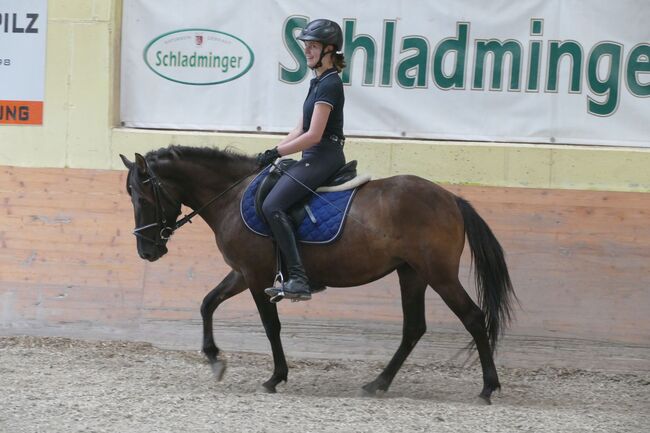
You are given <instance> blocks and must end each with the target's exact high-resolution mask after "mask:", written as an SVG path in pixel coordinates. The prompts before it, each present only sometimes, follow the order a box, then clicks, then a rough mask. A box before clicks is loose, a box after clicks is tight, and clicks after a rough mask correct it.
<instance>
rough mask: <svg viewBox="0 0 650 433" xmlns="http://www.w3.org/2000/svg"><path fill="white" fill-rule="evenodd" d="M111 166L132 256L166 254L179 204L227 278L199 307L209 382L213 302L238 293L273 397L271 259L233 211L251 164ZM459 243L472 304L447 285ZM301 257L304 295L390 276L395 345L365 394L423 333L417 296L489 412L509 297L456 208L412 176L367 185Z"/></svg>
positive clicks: (489, 245) (470, 216) (489, 243)
mask: <svg viewBox="0 0 650 433" xmlns="http://www.w3.org/2000/svg"><path fill="white" fill-rule="evenodd" d="M120 156H121V158H122V160H123V162H124V164H125V165H126V167H127V168H128V169H129V173H128V177H127V191H128V193H129V195H130V196H131V201H132V203H133V207H134V212H135V224H136V230H135V232H134V233H135V234H136V236H137V247H138V253H139V255H140V257H142V258H143V259H146V260H149V261H154V260H157V259H159V258H160V257H162V256H163V255H164V254H165V253H167V247H166V243H167V239H168V238H169V236H171V234H172V233H173V231H174V230H175V229H176V228H178V227H179V224H178V223H176V221H177V219H178V217H179V216H180V213H181V204H184V205H186V206H188V207H190V208H192V209H194V210H195V212H196V211H197V210H198V214H199V215H200V216H201V217H202V218H203V219H204V220H205V221H206V222H207V224H208V225H209V226H210V228H211V229H212V231H213V232H214V234H215V238H216V242H217V246H218V248H219V250H220V251H221V254H222V255H223V258H224V260H225V262H226V263H227V264H228V265H229V266H230V267H231V268H232V271H231V272H230V273H229V274H228V275H227V276H226V278H225V279H224V280H223V281H222V282H221V283H219V285H217V287H215V288H214V289H213V290H212V291H211V292H210V293H209V294H208V295H207V296H206V297H205V299H204V300H203V304H202V305H201V315H202V317H203V336H204V339H203V352H204V353H205V355H206V356H207V358H208V360H209V361H210V363H211V365H212V367H213V370H214V371H215V373H216V374H217V377H218V378H219V379H220V378H221V374H222V373H223V368H224V363H223V362H222V361H221V360H220V359H219V357H218V355H219V349H218V348H217V346H216V344H215V342H214V338H213V334H212V332H213V330H212V316H213V313H214V311H215V310H216V308H217V307H218V306H219V304H221V303H222V302H223V301H225V300H226V299H228V298H230V297H232V296H235V295H237V294H239V293H241V292H243V291H244V290H246V289H248V290H250V292H251V294H252V295H253V299H254V300H255V304H256V306H257V309H258V311H259V314H260V317H261V319H262V323H263V325H264V329H265V330H266V335H267V337H268V339H269V341H270V343H271V349H272V351H273V362H274V369H273V374H272V376H271V378H270V379H269V380H268V381H266V382H265V383H264V384H263V386H264V388H265V389H266V390H267V391H269V392H275V391H276V385H278V384H279V383H280V382H282V381H286V380H287V373H288V368H287V362H286V359H285V356H284V351H283V349H282V342H281V340H280V320H279V319H278V311H277V308H276V305H275V304H272V303H271V302H269V298H268V297H267V295H266V294H265V293H264V289H265V288H267V287H270V286H271V285H272V283H273V280H274V277H275V267H276V260H275V251H274V248H273V243H272V241H271V240H270V239H269V238H266V237H262V236H259V235H257V234H255V233H253V232H251V231H249V230H248V229H247V228H246V227H245V225H244V223H243V221H242V219H241V216H240V210H239V206H240V199H241V197H242V194H243V192H244V189H245V187H246V186H247V185H248V184H249V183H250V181H251V180H252V178H253V176H254V174H255V173H256V172H257V171H258V169H257V167H256V162H255V159H254V158H251V157H248V156H245V155H240V154H237V153H234V152H229V151H220V150H217V149H210V148H192V147H183V146H170V147H169V148H165V149H160V150H157V151H152V152H149V153H148V154H147V155H146V156H145V157H143V156H141V155H139V154H136V155H135V162H131V161H129V160H128V159H127V158H126V157H124V156H123V155H120ZM206 204H208V205H207V206H206ZM192 216H193V215H192ZM186 218H187V217H186ZM181 221H182V220H181ZM175 223H176V224H175ZM465 236H467V239H468V242H469V246H470V248H471V253H472V260H473V264H474V274H475V278H476V286H477V292H478V304H479V305H476V304H475V303H474V301H473V300H472V299H471V298H470V296H469V295H468V294H467V292H466V291H465V289H464V288H463V286H462V285H461V283H460V281H459V279H458V272H459V262H460V257H461V253H462V251H463V247H464V243H465ZM301 254H302V257H303V261H304V265H305V268H306V270H307V274H308V276H309V279H310V281H311V282H312V283H313V284H314V286H316V285H319V286H330V287H351V286H359V285H362V284H366V283H369V282H371V281H374V280H377V279H379V278H381V277H383V276H385V275H387V274H389V273H391V272H393V271H397V274H398V276H399V284H400V290H401V297H402V309H403V314H404V326H403V335H402V341H401V343H400V345H399V348H398V349H397V352H396V353H395V354H394V355H393V358H392V359H391V360H390V362H389V363H388V365H387V366H386V368H385V369H384V370H383V371H382V372H381V374H379V376H377V378H376V379H375V380H373V381H372V382H370V383H368V384H366V385H364V386H363V389H364V390H365V392H367V393H369V394H375V393H376V392H377V391H378V390H380V391H386V390H388V387H389V386H390V384H391V382H392V381H393V378H394V377H395V374H396V373H397V371H398V370H399V369H400V367H401V366H402V363H403V362H404V360H405V359H406V358H407V356H408V355H409V354H410V352H411V351H412V350H413V348H414V347H415V345H416V343H417V342H418V340H419V339H420V337H421V336H422V335H423V334H424V332H425V330H426V324H425V314H424V295H425V290H426V288H427V286H431V288H433V290H435V291H436V293H438V295H440V297H441V298H442V299H443V300H444V302H445V303H446V304H447V305H448V306H449V308H451V310H452V311H453V312H454V313H455V314H456V315H457V316H458V318H459V319H460V320H461V322H462V323H463V325H464V326H465V328H466V329H467V330H468V331H469V333H470V334H471V335H472V337H473V341H474V344H475V346H476V348H477V350H478V354H479V359H480V362H481V367H482V370H483V389H482V391H481V393H480V396H481V397H482V398H483V399H484V400H486V401H487V402H489V401H490V396H491V394H492V392H493V391H494V390H495V389H497V388H500V384H499V379H498V376H497V371H496V368H495V365H494V360H493V353H494V349H495V347H496V345H497V341H498V339H499V336H500V335H501V334H502V332H503V329H504V327H505V326H507V324H508V323H509V321H510V318H511V311H512V306H511V304H512V301H513V299H516V298H515V295H514V291H513V288H512V285H511V282H510V277H509V275H508V269H507V266H506V262H505V259H504V255H503V251H502V249H501V246H500V245H499V242H498V241H497V239H496V238H495V236H494V235H493V233H492V231H491V230H490V228H489V227H488V226H487V224H486V223H485V221H484V220H483V219H482V218H481V217H480V216H479V215H478V213H477V212H476V211H475V210H474V209H473V207H472V206H471V205H470V204H469V203H468V202H467V201H465V200H463V199H462V198H460V197H458V196H455V195H454V194H452V193H450V192H448V191H446V190H445V189H443V188H441V187H440V186H438V185H436V184H434V183H431V182H429V181H427V180H424V179H422V178H419V177H415V176H395V177H390V178H386V179H380V180H375V181H371V182H369V183H366V184H365V185H363V186H362V187H361V188H360V189H359V191H358V192H357V194H356V196H355V198H354V201H353V203H352V206H351V208H350V214H349V218H348V220H347V222H346V226H345V228H344V230H343V233H342V236H341V237H340V239H339V240H337V241H336V242H334V243H332V244H328V245H307V244H303V245H301ZM311 302H318V300H312V301H311Z"/></svg>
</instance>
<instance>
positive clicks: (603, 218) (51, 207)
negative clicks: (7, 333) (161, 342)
mask: <svg viewBox="0 0 650 433" xmlns="http://www.w3.org/2000/svg"><path fill="white" fill-rule="evenodd" d="M124 185H125V173H124V172H121V171H101V170H73V169H27V168H15V167H2V168H0V302H2V305H1V306H0V332H1V329H2V327H12V326H13V327H15V326H20V324H29V325H30V326H40V325H43V326H46V325H47V324H59V323H70V322H71V323H89V324H92V325H97V326H113V327H120V326H131V327H132V326H136V327H137V326H139V325H140V324H142V323H145V322H150V321H156V320H183V321H186V320H198V319H199V318H200V316H199V311H198V310H199V306H200V304H201V300H202V298H203V296H204V295H205V294H206V293H207V292H208V291H209V290H210V289H211V288H212V287H214V285H216V284H217V283H218V282H219V281H220V280H221V279H222V278H223V277H224V276H225V275H226V274H227V273H228V268H227V266H226V265H225V264H224V263H223V261H222V259H221V256H220V254H219V252H218V250H217V248H216V246H215V244H214V240H213V235H212V232H211V231H210V230H209V228H208V227H207V225H205V224H204V223H203V222H201V221H197V223H196V224H191V225H187V226H185V227H183V229H182V230H180V231H179V232H178V233H177V234H176V235H175V236H174V238H173V239H172V241H171V242H170V244H169V249H170V252H169V253H168V255H167V256H166V257H164V258H163V259H162V260H159V261H158V262H155V263H148V262H145V261H142V260H140V258H139V257H138V256H137V252H136V248H135V238H134V237H133V235H132V234H131V230H132V228H133V214H132V212H133V211H132V208H131V203H130V201H129V199H128V196H127V195H126V193H125V191H124ZM448 188H449V189H450V190H452V191H453V192H455V193H457V194H460V195H462V196H464V197H465V198H467V199H468V200H470V201H471V202H472V204H473V205H474V207H475V208H476V209H477V210H478V211H479V213H480V214H481V215H482V216H483V218H484V219H485V220H486V221H487V222H488V224H489V225H490V226H491V227H492V229H493V231H494V232H495V234H496V235H497V237H498V238H499V240H500V241H501V243H502V245H503V247H504V249H505V251H506V254H507V259H508V264H509V267H510V270H511V274H512V279H513V283H514V285H515V289H516V291H517V294H518V295H519V298H520V300H521V303H522V308H521V309H520V310H518V312H517V321H516V322H515V324H514V325H513V328H512V330H511V332H513V333H519V334H528V335H540V336H558V337H579V338H589V339H601V340H616V341H624V342H630V343H640V344H648V343H650V223H648V221H650V219H649V217H650V194H643V193H611V192H591V191H567V190H561V191H560V190H541V189H513V188H510V189H508V188H487V187H473V186H472V187H470V186H448ZM468 267H469V257H468V254H467V252H466V253H465V254H464V257H463V262H462V268H461V281H462V282H463V283H464V284H465V286H466V287H467V289H468V292H469V293H470V294H471V295H472V296H473V297H474V296H475V293H474V288H473V285H472V283H471V279H470V276H469V269H468ZM280 312H281V314H282V315H283V316H284V317H287V316H288V317H292V318H294V319H300V318H308V319H317V320H347V321H359V320H361V321H379V322H382V321H385V322H391V323H394V322H399V321H401V306H400V298H399V289H398V284H397V279H396V277H395V276H394V275H391V276H388V277H386V278H384V279H382V280H380V281H379V282H375V283H373V284H369V285H366V286H363V287H360V288H350V289H329V290H328V291H327V292H325V293H324V294H322V295H316V296H315V297H314V299H313V301H311V302H308V303H297V304H291V303H288V302H283V303H282V304H280ZM217 315H218V319H219V320H222V319H223V320H229V319H231V320H242V321H253V322H254V321H257V320H258V319H257V311H256V309H255V306H254V304H253V302H252V299H251V297H250V295H248V294H246V293H244V294H242V295H240V296H237V297H236V298H233V299H232V300H230V301H228V302H227V303H225V304H224V305H223V306H222V307H220V310H219V311H218V313H217ZM427 322H428V325H429V328H430V329H433V328H435V327H444V328H454V329H460V324H459V322H458V320H457V319H456V318H455V317H453V315H452V313H451V312H450V311H449V309H448V308H447V307H446V306H445V305H444V303H442V301H441V300H440V299H439V298H438V297H437V295H436V294H435V293H434V292H433V291H429V293H428V294H427Z"/></svg>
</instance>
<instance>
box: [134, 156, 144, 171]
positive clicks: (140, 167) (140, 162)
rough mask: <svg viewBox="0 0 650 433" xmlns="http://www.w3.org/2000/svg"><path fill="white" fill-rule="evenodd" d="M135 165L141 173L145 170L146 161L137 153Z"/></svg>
mask: <svg viewBox="0 0 650 433" xmlns="http://www.w3.org/2000/svg"><path fill="white" fill-rule="evenodd" d="M135 165H136V166H137V167H138V170H140V172H141V173H146V172H147V161H146V160H145V159H144V156H142V155H140V154H139V153H136V154H135Z"/></svg>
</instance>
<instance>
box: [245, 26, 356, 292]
mask: <svg viewBox="0 0 650 433" xmlns="http://www.w3.org/2000/svg"><path fill="white" fill-rule="evenodd" d="M297 39H299V40H301V41H303V42H304V44H305V57H306V58H307V65H308V66H309V67H310V68H311V69H312V70H313V71H314V74H315V77H314V78H313V79H312V80H311V83H310V86H309V92H308V93H307V98H306V99H305V102H304V104H303V115H302V118H301V119H300V121H299V122H298V125H297V126H296V128H295V129H294V130H293V131H291V132H290V133H289V134H288V135H287V136H286V137H285V138H284V139H283V140H282V141H281V142H280V143H279V144H278V145H277V147H275V148H273V149H270V150H267V151H266V152H264V153H261V154H259V155H258V159H257V161H258V163H259V164H260V166H264V167H265V166H268V165H269V164H271V163H272V162H273V161H275V160H276V159H277V158H278V157H280V156H285V155H290V154H293V153H297V152H302V159H301V160H300V161H299V162H298V163H296V164H294V165H293V166H291V167H290V168H289V169H288V170H287V172H288V173H289V174H290V175H291V176H288V175H287V174H283V175H282V176H281V177H280V179H279V180H278V182H277V184H276V185H275V187H273V189H272V190H271V192H270V193H269V195H268V196H267V197H266V199H265V200H264V203H263V205H262V212H263V213H264V216H265V218H266V220H267V222H268V224H269V227H270V229H271V232H272V233H273V237H274V238H275V240H276V242H277V244H278V247H279V249H280V253H281V255H282V258H283V260H284V263H285V264H286V265H287V271H288V274H289V275H288V280H287V281H285V283H284V295H285V297H286V298H289V299H295V300H309V299H311V290H310V287H309V281H308V279H307V275H306V273H305V268H304V267H303V264H302V260H301V259H300V253H299V251H298V245H297V241H296V235H295V228H294V225H293V222H292V220H291V219H290V217H289V216H288V215H287V210H288V209H289V208H290V207H291V206H292V205H293V204H295V203H297V202H298V201H300V200H302V199H303V198H305V197H306V196H307V195H308V194H310V192H309V191H308V190H307V189H305V187H304V186H302V185H300V184H299V183H298V182H296V180H295V179H297V180H299V181H300V182H301V183H303V184H304V185H306V186H308V187H309V188H311V189H313V190H315V189H316V188H317V187H318V186H320V185H322V184H323V183H324V182H325V181H326V180H327V179H328V178H330V177H331V176H332V175H333V174H334V173H335V172H336V171H337V170H338V169H339V168H341V167H342V166H343V165H344V164H345V156H344V154H343V143H344V141H345V137H344V135H343V104H344V102H345V98H344V95H343V83H342V82H341V78H340V77H339V73H340V72H341V70H342V69H343V68H344V67H345V61H344V59H343V54H342V52H341V50H342V46H343V32H342V31H341V27H340V26H339V25H338V24H337V23H335V22H333V21H330V20H326V19H318V20H314V21H312V22H310V23H309V24H307V26H306V27H305V28H304V29H303V30H302V32H301V33H300V35H299V36H298V38H297ZM266 293H267V294H268V295H269V296H275V295H277V293H278V291H277V290H275V289H274V288H269V289H267V290H266Z"/></svg>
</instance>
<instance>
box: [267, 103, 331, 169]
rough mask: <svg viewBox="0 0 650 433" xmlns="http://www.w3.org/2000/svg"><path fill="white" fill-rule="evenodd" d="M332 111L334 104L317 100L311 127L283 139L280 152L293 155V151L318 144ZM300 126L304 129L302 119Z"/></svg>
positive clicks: (299, 150)
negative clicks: (289, 138) (293, 136)
mask: <svg viewBox="0 0 650 433" xmlns="http://www.w3.org/2000/svg"><path fill="white" fill-rule="evenodd" d="M331 111H332V106H331V105H330V104H327V103H321V102H317V103H316V104H315V105H314V112H313V114H312V116H311V124H310V125H309V129H308V130H307V131H306V132H305V133H303V134H299V135H298V136H297V137H295V138H293V139H291V140H289V141H286V139H285V140H282V142H281V143H280V144H279V145H278V152H280V155H281V156H285V155H291V154H292V153H296V152H301V151H303V150H305V149H309V148H310V147H312V146H313V145H315V144H318V143H319V142H320V140H321V138H323V132H325V126H326V125H327V119H329V117H330V112H331ZM300 126H301V129H300V130H301V131H302V121H301V122H300ZM294 131H296V130H295V129H294V130H293V131H292V132H291V133H293V132H294ZM289 135H291V134H289ZM287 138H288V137H287Z"/></svg>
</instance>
